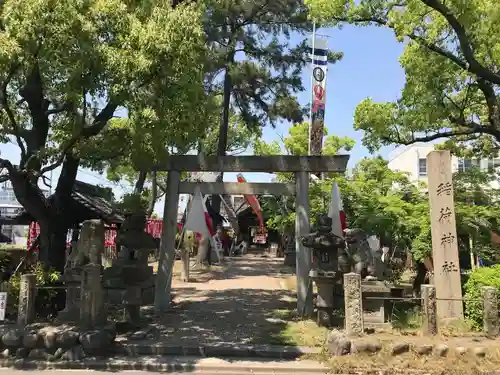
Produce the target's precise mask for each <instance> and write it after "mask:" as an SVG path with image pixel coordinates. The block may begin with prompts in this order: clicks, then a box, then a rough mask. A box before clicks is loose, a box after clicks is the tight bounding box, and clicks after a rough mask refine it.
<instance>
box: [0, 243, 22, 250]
mask: <svg viewBox="0 0 500 375" xmlns="http://www.w3.org/2000/svg"><path fill="white" fill-rule="evenodd" d="M27 248H28V247H27V246H26V245H19V244H0V251H2V250H3V251H8V250H18V251H22V250H26V249H27Z"/></svg>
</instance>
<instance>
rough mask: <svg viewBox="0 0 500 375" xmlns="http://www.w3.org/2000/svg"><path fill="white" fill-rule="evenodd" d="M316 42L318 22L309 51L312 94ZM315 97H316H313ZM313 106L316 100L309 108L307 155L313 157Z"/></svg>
mask: <svg viewBox="0 0 500 375" xmlns="http://www.w3.org/2000/svg"><path fill="white" fill-rule="evenodd" d="M315 42H316V22H314V23H313V32H312V38H311V47H310V51H309V55H310V57H311V93H312V92H313V88H314V47H315ZM313 97H314V96H313ZM313 106H314V100H311V105H310V106H309V121H310V124H309V142H308V149H307V154H308V155H312V154H311V151H312V148H311V135H312V124H313V117H312V116H313Z"/></svg>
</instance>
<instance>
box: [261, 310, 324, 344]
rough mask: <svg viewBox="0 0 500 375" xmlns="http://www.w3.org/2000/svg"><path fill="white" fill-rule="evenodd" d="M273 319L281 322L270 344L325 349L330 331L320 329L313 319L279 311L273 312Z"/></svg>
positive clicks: (288, 311)
mask: <svg viewBox="0 0 500 375" xmlns="http://www.w3.org/2000/svg"><path fill="white" fill-rule="evenodd" d="M271 317H272V319H276V320H279V321H281V322H280V323H281V324H282V326H281V327H280V330H279V331H278V332H271V333H270V334H269V336H270V338H269V344H273V345H290V346H311V347H323V346H324V344H325V341H326V337H327V334H328V329H327V328H325V327H319V326H318V325H317V324H316V322H315V321H313V320H311V319H304V320H302V319H300V317H298V316H297V313H296V312H295V311H294V310H288V309H277V310H274V311H273V312H272V315H271Z"/></svg>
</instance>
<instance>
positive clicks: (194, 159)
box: [154, 155, 349, 316]
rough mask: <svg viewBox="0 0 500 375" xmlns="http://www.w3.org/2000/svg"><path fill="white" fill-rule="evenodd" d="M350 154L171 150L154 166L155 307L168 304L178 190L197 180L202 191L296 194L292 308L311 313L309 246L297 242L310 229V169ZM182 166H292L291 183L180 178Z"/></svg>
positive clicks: (332, 168)
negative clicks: (161, 174)
mask: <svg viewBox="0 0 500 375" xmlns="http://www.w3.org/2000/svg"><path fill="white" fill-rule="evenodd" d="M348 161H349V155H335V156H289V155H286V156H285V155H279V156H198V155H182V156H170V157H169V158H168V159H167V160H166V162H165V164H163V165H162V166H160V167H156V168H154V169H155V170H157V171H168V177H167V188H166V194H165V208H164V211H163V231H162V234H161V244H160V259H159V261H158V273H157V275H156V286H155V302H154V306H155V311H156V312H157V313H161V312H164V311H166V310H167V309H168V308H169V307H170V302H171V282H172V277H171V276H172V275H171V274H172V269H173V265H174V259H175V235H176V230H177V209H178V204H179V194H193V193H194V191H195V188H196V186H198V187H199V188H200V191H201V193H202V194H233V195H234V194H256V195H262V194H269V195H293V194H295V196H296V200H295V209H296V219H295V236H296V239H295V249H296V250H295V252H296V257H297V269H296V275H297V311H298V312H299V313H303V314H304V315H306V316H310V315H312V313H313V302H312V285H311V283H310V282H309V270H310V269H311V262H312V254H311V250H310V249H307V248H305V247H304V246H302V243H301V242H300V237H301V236H304V235H307V234H309V231H310V221H309V174H310V173H319V172H340V173H343V172H345V170H346V167H347V162H348ZM181 172H267V173H275V172H292V173H295V184H293V183H291V184H290V183H288V184H283V183H238V182H181V180H180V175H181Z"/></svg>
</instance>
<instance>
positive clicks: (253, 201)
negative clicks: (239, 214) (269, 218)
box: [236, 173, 264, 232]
mask: <svg viewBox="0 0 500 375" xmlns="http://www.w3.org/2000/svg"><path fill="white" fill-rule="evenodd" d="M236 178H237V179H238V182H239V183H242V184H243V183H245V182H247V180H246V179H245V177H243V175H242V174H241V173H238V175H237V177H236ZM244 197H245V200H246V201H247V203H248V205H249V206H250V207H252V210H253V212H255V215H257V220H259V227H260V230H261V232H264V218H263V217H262V209H261V208H260V203H259V201H258V200H257V197H256V196H255V195H253V194H245V195H244Z"/></svg>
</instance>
